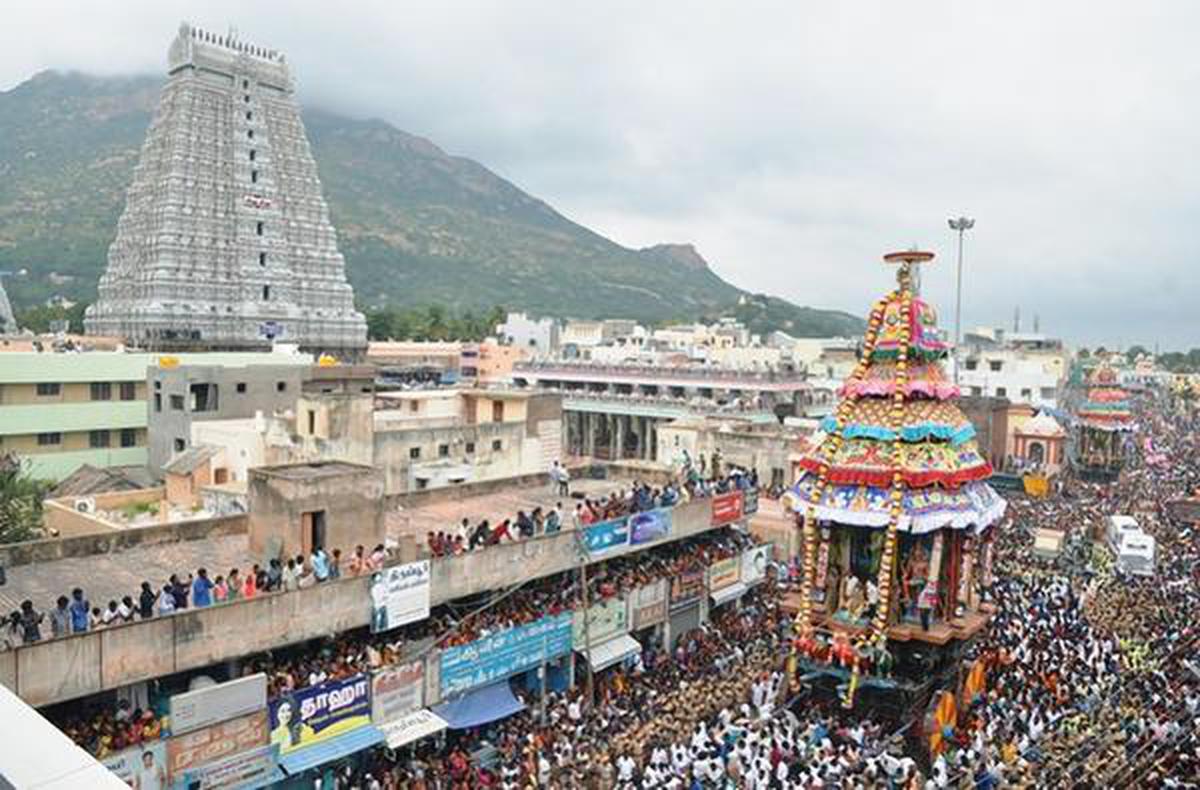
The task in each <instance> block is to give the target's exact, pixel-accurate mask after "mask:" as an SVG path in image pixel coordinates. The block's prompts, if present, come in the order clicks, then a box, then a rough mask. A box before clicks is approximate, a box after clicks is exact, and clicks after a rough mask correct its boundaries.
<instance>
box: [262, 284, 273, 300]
mask: <svg viewBox="0 0 1200 790" xmlns="http://www.w3.org/2000/svg"><path fill="white" fill-rule="evenodd" d="M263 301H264V302H269V301H271V286H269V285H264V286H263Z"/></svg>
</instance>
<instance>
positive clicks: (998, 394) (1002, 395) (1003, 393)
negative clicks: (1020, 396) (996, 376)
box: [996, 387, 1008, 398]
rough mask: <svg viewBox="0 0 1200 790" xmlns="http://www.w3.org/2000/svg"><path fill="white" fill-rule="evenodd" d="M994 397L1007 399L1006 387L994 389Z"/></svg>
mask: <svg viewBox="0 0 1200 790" xmlns="http://www.w3.org/2000/svg"><path fill="white" fill-rule="evenodd" d="M996 397H997V398H1007V397H1008V387H996Z"/></svg>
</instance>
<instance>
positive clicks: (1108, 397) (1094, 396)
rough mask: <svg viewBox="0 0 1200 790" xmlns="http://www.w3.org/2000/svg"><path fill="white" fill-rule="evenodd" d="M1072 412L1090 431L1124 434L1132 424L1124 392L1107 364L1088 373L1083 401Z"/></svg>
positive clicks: (1132, 427)
mask: <svg viewBox="0 0 1200 790" xmlns="http://www.w3.org/2000/svg"><path fill="white" fill-rule="evenodd" d="M1075 414H1076V417H1077V419H1078V421H1079V424H1080V425H1081V426H1082V427H1084V428H1089V429H1092V430H1097V431H1105V432H1113V433H1127V432H1130V431H1133V430H1134V428H1135V427H1136V425H1135V423H1134V416H1133V409H1132V408H1131V406H1130V405H1129V399H1128V394H1127V393H1126V392H1125V390H1124V389H1123V388H1122V387H1121V385H1120V383H1119V381H1118V379H1117V372H1116V371H1115V370H1113V369H1112V368H1111V367H1109V366H1107V365H1104V366H1101V367H1099V368H1096V369H1095V370H1094V371H1093V372H1092V375H1091V377H1090V378H1089V379H1088V392H1087V400H1085V401H1084V402H1083V403H1082V404H1080V406H1079V408H1078V409H1077V410H1076V412H1075Z"/></svg>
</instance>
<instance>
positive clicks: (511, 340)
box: [496, 313, 559, 354]
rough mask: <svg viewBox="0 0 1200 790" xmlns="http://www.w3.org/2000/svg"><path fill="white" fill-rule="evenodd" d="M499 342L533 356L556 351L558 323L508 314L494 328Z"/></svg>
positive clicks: (523, 314) (551, 319)
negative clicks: (501, 322) (531, 353)
mask: <svg viewBox="0 0 1200 790" xmlns="http://www.w3.org/2000/svg"><path fill="white" fill-rule="evenodd" d="M496 334H497V335H499V336H500V340H501V342H504V343H507V344H508V345H510V346H518V347H520V348H527V349H529V350H530V351H532V352H533V353H535V354H549V353H552V352H554V351H556V350H558V345H559V330H558V322H556V321H555V320H554V319H553V318H538V319H534V318H530V317H529V316H527V315H526V314H525V313H509V314H508V316H507V317H506V318H505V320H504V323H503V324H500V325H499V326H497V327H496Z"/></svg>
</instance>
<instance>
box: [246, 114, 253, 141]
mask: <svg viewBox="0 0 1200 790" xmlns="http://www.w3.org/2000/svg"><path fill="white" fill-rule="evenodd" d="M249 114H250V113H246V115H249ZM246 137H247V139H250V140H253V139H254V130H253V129H251V130H249V131H248V132H246Z"/></svg>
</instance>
